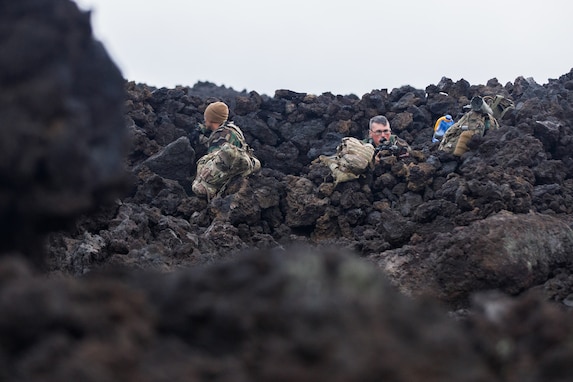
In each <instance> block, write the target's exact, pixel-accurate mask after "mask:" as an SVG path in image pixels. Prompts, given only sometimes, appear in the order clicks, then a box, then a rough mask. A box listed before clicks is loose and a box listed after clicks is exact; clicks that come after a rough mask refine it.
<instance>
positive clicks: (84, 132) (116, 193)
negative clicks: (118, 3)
mask: <svg viewBox="0 0 573 382" xmlns="http://www.w3.org/2000/svg"><path fill="white" fill-rule="evenodd" d="M0 25H3V26H6V29H5V30H7V31H12V33H8V34H6V33H2V32H1V31H0V50H2V51H3V52H13V54H5V55H2V59H0V85H1V86H0V120H1V122H2V123H1V126H4V127H3V128H2V129H0V134H2V139H1V140H0V144H2V148H3V150H0V153H1V154H0V155H2V156H3V158H2V159H3V160H2V161H0V163H2V165H1V166H0V177H1V178H2V186H1V187H0V189H1V191H2V192H0V213H1V214H2V222H3V224H2V226H3V228H4V230H3V233H2V236H1V238H0V248H1V252H0V254H1V255H2V260H1V261H0V311H2V313H3V314H2V315H0V332H1V333H2V336H0V338H1V339H0V379H1V380H5V381H23V380H25V381H61V380H83V381H138V382H139V381H164V380H170V381H179V380H181V381H189V380H211V381H213V380H216V381H253V380H256V381H267V380H268V381H271V380H272V381H282V380H284V381H292V380H297V381H317V380H321V381H322V380H334V381H365V380H391V381H444V380H451V381H563V380H568V377H569V376H570V375H571V371H572V370H571V367H572V366H571V365H570V362H569V361H568V360H569V359H570V358H571V356H572V355H573V350H572V348H571V345H570V344H571V338H572V336H573V327H572V325H571V322H573V321H572V320H571V318H570V315H571V312H570V310H569V309H570V306H572V305H573V297H572V296H573V293H572V287H571V285H572V281H571V280H572V276H571V273H572V272H571V260H570V259H571V258H572V257H571V254H572V253H573V249H572V248H571V247H572V245H573V234H572V231H571V216H572V212H573V211H572V209H573V203H571V197H572V196H571V195H572V193H571V187H572V181H571V179H572V171H573V170H572V169H573V166H571V162H572V159H571V152H572V150H571V145H572V137H573V134H572V132H571V121H572V120H573V118H572V117H573V112H572V104H573V103H572V97H573V95H572V90H573V70H572V71H571V72H569V73H567V74H564V75H562V76H561V77H560V78H558V79H553V80H550V81H549V82H548V83H547V84H544V85H539V84H537V83H535V81H533V80H531V79H527V78H523V77H519V78H517V79H516V80H515V81H514V82H513V83H507V84H505V85H502V84H499V83H498V81H497V80H496V79H495V78H494V79H492V80H490V81H488V83H487V84H486V85H470V84H469V83H468V82H467V81H464V80H460V81H457V82H453V81H451V80H450V79H448V78H443V79H442V80H441V81H440V82H439V83H438V84H437V85H429V86H428V87H427V88H426V89H424V90H421V89H415V88H412V87H409V86H404V87H401V88H399V89H393V90H392V91H387V90H385V89H379V90H373V91H372V92H370V93H368V94H364V95H363V96H362V97H357V96H355V95H347V96H341V95H334V94H330V93H325V94H321V95H313V94H304V93H296V92H292V91H289V90H277V91H276V92H275V94H274V96H273V97H269V96H267V95H260V94H258V93H256V92H250V93H246V92H237V91H234V90H233V89H227V88H225V87H217V86H214V85H213V84H210V83H198V84H196V85H194V86H193V87H183V86H181V87H177V88H174V89H165V88H161V89H157V88H153V87H150V86H147V85H145V84H136V83H133V82H129V81H127V82H126V81H125V80H123V79H122V78H121V75H120V73H119V71H118V70H117V68H116V67H115V65H114V64H113V62H112V61H111V60H110V59H109V57H108V56H107V54H106V52H105V49H104V47H103V46H102V45H101V44H99V43H98V42H97V41H94V40H93V36H92V35H91V30H90V25H89V15H87V14H85V13H82V12H80V11H79V10H78V9H77V7H76V6H75V4H74V3H72V2H70V1H68V0H50V1H46V0H23V1H20V2H10V3H6V4H0ZM31 26H33V28H32V27H31ZM38 31H39V32H41V33H38ZM21 46H25V47H26V46H32V47H46V49H31V50H30V51H29V52H28V51H27V50H24V51H22V50H21V49H20V47H21ZM17 52H27V53H26V54H23V53H22V54H20V53H17ZM495 94H502V95H504V96H506V97H509V98H511V99H512V100H513V101H514V102H515V105H516V109H515V110H514V111H513V112H512V113H511V114H510V115H508V116H507V117H506V118H505V119H504V120H503V121H501V129H499V130H498V131H492V132H489V133H488V134H486V135H485V136H484V137H483V138H481V139H477V137H476V138H474V139H473V140H472V141H471V142H470V148H471V150H470V151H469V152H468V153H466V154H464V156H463V157H461V158H456V157H453V156H451V155H448V154H444V153H440V152H438V151H437V147H436V145H435V144H432V143H431V134H432V125H433V121H435V119H436V118H438V117H439V116H441V115H442V114H446V113H449V114H452V115H453V116H454V118H456V119H457V118H459V117H460V116H461V114H462V112H463V106H464V105H466V104H467V103H469V100H470V99H471V97H473V96H474V95H482V96H484V95H495ZM214 100H222V101H225V102H226V103H227V104H228V105H229V106H230V109H231V112H232V115H231V118H232V119H233V120H234V121H235V122H236V123H237V124H238V125H239V126H240V127H241V128H242V129H243V131H244V132H245V134H246V137H247V141H248V142H249V144H250V145H251V146H253V147H254V149H255V153H256V155H257V157H258V158H259V159H260V160H261V163H262V165H263V169H262V171H261V172H260V173H257V174H253V175H251V176H249V177H248V178H246V179H238V180H237V181H236V182H233V183H231V184H229V186H228V187H227V189H226V190H225V192H224V193H223V194H222V195H220V196H218V197H216V198H214V199H213V200H210V201H207V200H204V199H202V198H198V197H196V196H195V195H193V194H192V192H191V191H190V182H191V181H192V179H193V175H194V166H195V162H196V160H197V158H199V157H200V156H201V155H203V154H204V152H205V148H204V147H202V146H201V145H199V144H198V142H197V134H196V130H195V126H196V124H197V123H198V122H200V121H201V119H202V114H203V110H204V109H205V107H206V106H207V105H208V104H209V103H210V102H212V101H214ZM377 114H384V115H386V116H387V117H388V118H389V120H390V122H391V125H392V128H393V130H394V131H395V132H396V133H397V134H398V135H400V136H401V137H402V138H404V139H406V140H407V141H408V142H409V143H410V144H411V146H412V147H413V149H414V153H413V155H412V156H411V158H409V159H407V160H404V161H388V162H387V163H385V164H384V165H383V166H380V167H378V168H376V169H375V170H374V171H372V172H369V173H368V174H367V175H366V176H364V177H363V178H361V179H358V180H356V181H352V182H348V183H344V184H340V185H334V183H333V182H332V179H331V177H330V173H329V170H328V169H327V168H325V167H324V166H323V165H321V164H319V163H315V162H314V160H315V159H316V158H317V157H318V156H319V155H321V154H329V153H332V152H333V151H334V149H335V147H336V145H337V144H338V143H339V142H340V139H341V138H342V137H343V136H355V137H359V138H361V137H363V136H364V134H365V131H366V126H367V122H368V119H369V118H370V117H372V116H374V115H377ZM6 126H9V128H8V127H6ZM14 144H17V146H14ZM15 147H17V150H16V149H15Z"/></svg>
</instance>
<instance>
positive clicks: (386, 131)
mask: <svg viewBox="0 0 573 382" xmlns="http://www.w3.org/2000/svg"><path fill="white" fill-rule="evenodd" d="M391 134H392V130H390V124H388V125H382V124H381V123H373V124H372V126H371V127H370V131H369V136H370V138H372V140H373V141H374V144H375V145H376V146H378V145H379V144H380V142H384V141H388V140H390V135H391Z"/></svg>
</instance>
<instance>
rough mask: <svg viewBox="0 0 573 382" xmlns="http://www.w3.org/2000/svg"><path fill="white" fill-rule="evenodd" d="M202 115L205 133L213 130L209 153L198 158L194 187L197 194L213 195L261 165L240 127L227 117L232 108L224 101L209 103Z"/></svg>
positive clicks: (209, 140) (208, 141)
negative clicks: (237, 177)
mask: <svg viewBox="0 0 573 382" xmlns="http://www.w3.org/2000/svg"><path fill="white" fill-rule="evenodd" d="M203 116H204V119H205V124H204V125H200V130H201V132H202V133H203V134H206V133H209V132H211V133H210V135H209V138H208V140H207V154H205V155H204V156H203V157H201V158H200V159H199V160H198V161H197V173H196V176H195V180H194V181H193V185H192V189H193V192H195V194H197V195H206V196H207V197H208V198H211V197H213V196H214V195H215V194H216V193H217V192H218V191H219V190H220V189H221V188H222V187H224V185H225V184H226V183H227V182H228V181H230V180H231V179H232V178H233V177H235V176H237V175H243V176H246V175H248V174H250V173H252V172H255V171H258V170H259V169H260V167H261V165H260V162H259V160H258V159H257V158H255V157H254V155H253V153H252V149H251V148H250V147H249V145H248V144H247V142H246V141H245V137H244V135H243V132H242V131H241V129H239V127H238V126H236V125H235V124H234V123H233V122H231V121H228V120H227V119H228V118H229V108H228V107H227V105H226V104H225V103H223V102H214V103H212V104H210V105H209V106H207V108H206V109H205V113H204V115H203Z"/></svg>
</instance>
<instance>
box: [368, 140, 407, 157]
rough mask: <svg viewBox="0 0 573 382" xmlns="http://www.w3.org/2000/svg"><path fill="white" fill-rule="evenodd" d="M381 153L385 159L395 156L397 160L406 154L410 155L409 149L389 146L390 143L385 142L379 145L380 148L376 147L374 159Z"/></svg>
mask: <svg viewBox="0 0 573 382" xmlns="http://www.w3.org/2000/svg"><path fill="white" fill-rule="evenodd" d="M379 153H382V154H381V156H385V157H387V156H392V155H393V156H395V157H396V158H401V157H403V156H405V155H406V154H408V148H407V147H404V146H398V145H391V144H389V142H384V143H381V144H379V145H378V147H376V149H375V150H374V154H373V155H372V158H376V156H378V154H379Z"/></svg>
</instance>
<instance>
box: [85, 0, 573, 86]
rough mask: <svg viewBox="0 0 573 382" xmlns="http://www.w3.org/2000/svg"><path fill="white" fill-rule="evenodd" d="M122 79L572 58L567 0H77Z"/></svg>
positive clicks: (423, 74) (326, 75)
mask: <svg viewBox="0 0 573 382" xmlns="http://www.w3.org/2000/svg"><path fill="white" fill-rule="evenodd" d="M76 2H77V4H78V5H79V6H80V7H81V8H82V9H85V10H91V11H92V15H91V20H92V26H93V29H94V34H95V37H96V38H97V39H98V40H100V41H102V43H103V44H104V46H105V47H106V49H107V51H108V53H109V54H110V56H111V57H112V59H113V60H114V61H115V63H116V64H117V65H118V67H119V68H120V70H121V71H122V73H123V76H124V77H125V78H126V79H127V80H131V81H135V82H141V83H145V84H147V85H151V86H155V87H167V88H173V87H175V86H176V85H183V86H193V85H194V84H195V83H197V82H198V81H209V82H213V83H215V84H217V85H224V86H226V87H231V88H233V89H234V90H237V91H242V90H246V91H251V90H254V91H256V92H258V93H259V94H267V95H269V96H273V95H274V92H275V90H277V89H289V90H293V91H297V92H305V93H313V94H322V93H324V92H332V93H334V94H341V95H348V94H356V95H357V96H362V95H363V94H365V93H369V92H371V91H372V90H373V89H388V90H392V89H393V88H397V87H400V86H402V85H411V86H413V87H415V88H418V89H425V88H426V86H428V85H431V84H437V83H438V82H439V81H440V79H441V78H442V77H448V78H450V79H452V80H453V81H458V80H460V79H462V78H463V79H465V80H467V81H468V82H469V83H470V84H472V85H479V84H483V85H485V84H486V82H487V81H488V80H489V79H491V78H494V77H495V78H497V79H498V81H499V82H500V83H502V84H504V85H505V84H506V83H507V82H513V81H515V79H516V78H517V77H519V76H523V77H526V78H528V77H533V79H534V80H535V81H536V82H537V83H539V84H545V83H547V81H548V79H549V78H558V77H559V76H561V75H563V74H566V73H568V72H569V71H570V70H571V68H573V49H571V38H572V37H573V22H572V21H571V15H572V14H573V2H571V1H569V0H543V1H540V0H473V1H467V0H393V1H389V0H388V1H387V0H330V1H327V0H326V1H325V0H321V1H318V0H290V1H279V0H217V1H214V0H200V1H199V0H191V1H189V0H187V1H184V0H161V1H141V0H77V1H76Z"/></svg>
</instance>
